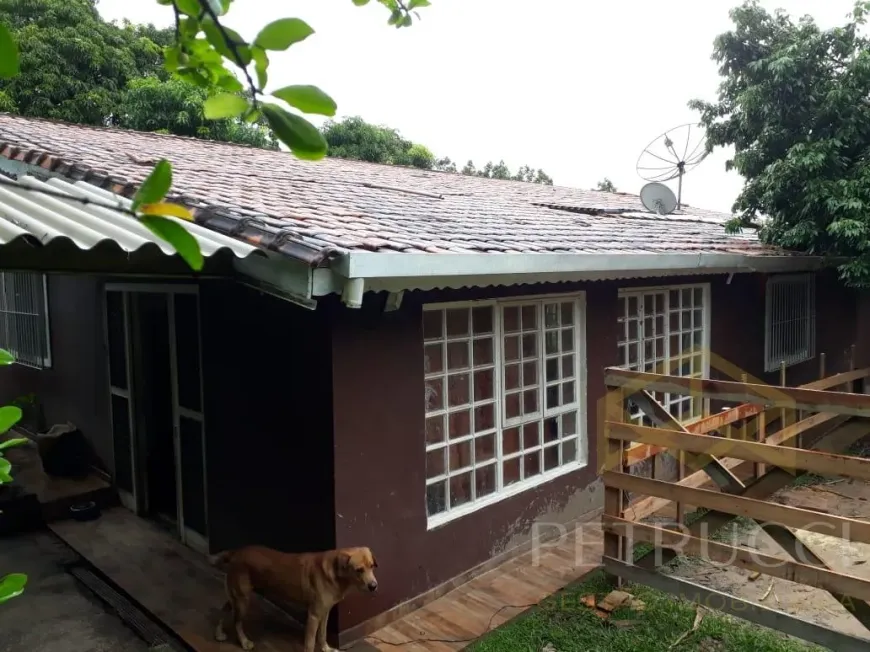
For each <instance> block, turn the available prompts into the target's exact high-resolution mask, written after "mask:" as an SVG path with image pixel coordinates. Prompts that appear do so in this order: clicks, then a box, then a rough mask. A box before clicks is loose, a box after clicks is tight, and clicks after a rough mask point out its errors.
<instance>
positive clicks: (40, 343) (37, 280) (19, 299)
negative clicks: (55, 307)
mask: <svg viewBox="0 0 870 652" xmlns="http://www.w3.org/2000/svg"><path fill="white" fill-rule="evenodd" d="M47 294H48V292H47V290H46V280H45V275H44V274H34V273H30V272H0V348H3V349H6V350H7V351H9V352H10V353H11V354H12V355H14V356H15V360H16V362H17V363H18V364H22V365H26V366H28V367H35V368H37V369H44V368H46V367H50V366H51V345H50V342H49V340H50V337H49V327H48V301H47Z"/></svg>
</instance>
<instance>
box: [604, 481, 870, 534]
mask: <svg viewBox="0 0 870 652" xmlns="http://www.w3.org/2000/svg"><path fill="white" fill-rule="evenodd" d="M603 480H604V485H605V486H606V487H614V488H617V489H621V490H623V491H631V492H634V493H640V494H648V495H651V496H660V497H662V498H667V499H669V500H672V501H676V502H682V503H686V504H688V505H696V506H698V507H706V508H707V509H713V510H716V511H719V512H726V513H728V514H734V515H736V516H745V517H747V518H751V519H754V520H756V521H771V522H773V523H780V524H782V525H786V526H788V527H794V528H797V529H800V530H807V531H809V532H817V533H819V534H825V535H828V536H836V537H840V538H843V539H847V540H849V541H860V542H861V543H870V521H863V520H858V519H854V518H847V517H845V516H836V515H834V514H822V513H819V512H814V511H811V510H808V509H800V508H799V507H790V506H787V505H779V504H776V503H768V502H764V501H762V500H755V499H754V498H744V497H742V496H735V495H733V494H723V493H721V492H719V491H710V490H708V489H694V488H691V487H682V486H680V485H677V484H673V483H671V482H662V481H661V480H651V479H649V478H641V477H638V476H633V475H629V474H628V473H616V472H613V471H607V472H606V473H605V474H604V476H603Z"/></svg>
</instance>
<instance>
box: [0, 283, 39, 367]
mask: <svg viewBox="0 0 870 652" xmlns="http://www.w3.org/2000/svg"><path fill="white" fill-rule="evenodd" d="M13 275H22V276H23V275H30V276H37V277H39V280H38V281H37V282H38V283H41V284H42V301H40V302H39V303H40V304H41V305H40V306H39V307H38V309H39V308H41V314H39V312H37V313H26V312H24V311H23V310H22V309H21V308H20V307H18V306H16V305H12V306H11V307H10V306H9V305H8V304H7V299H8V296H6V295H5V291H6V290H5V285H6V281H7V279H8V278H9V277H11V276H13ZM0 295H2V296H0V321H4V320H5V321H6V328H5V329H4V330H5V332H6V333H7V334H8V333H9V332H10V331H9V325H8V323H9V319H10V317H12V316H14V315H19V314H28V315H29V316H31V317H39V318H41V319H42V320H43V321H44V327H43V328H44V337H45V342H44V345H45V355H44V356H39V355H35V354H26V353H22V352H21V351H20V350H19V347H17V346H16V344H15V343H14V342H4V341H0V348H4V349H6V350H7V351H9V352H10V353H11V354H12V355H13V356H15V362H16V364H20V365H22V366H24V367H32V368H34V369H49V368H51V321H50V319H49V310H48V281H47V277H46V275H45V274H39V273H37V272H11V271H9V272H0ZM2 306H5V309H4V308H3V307H2ZM35 337H37V335H34V338H35Z"/></svg>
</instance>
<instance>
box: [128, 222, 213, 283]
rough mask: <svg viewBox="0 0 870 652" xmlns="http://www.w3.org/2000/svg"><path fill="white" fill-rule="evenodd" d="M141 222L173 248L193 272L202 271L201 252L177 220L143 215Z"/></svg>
mask: <svg viewBox="0 0 870 652" xmlns="http://www.w3.org/2000/svg"><path fill="white" fill-rule="evenodd" d="M141 221H142V224H144V225H145V226H146V227H148V230H149V231H151V233H153V234H154V235H156V236H157V237H158V238H162V239H163V240H166V242H168V243H169V244H171V245H172V246H173V247H175V251H177V252H178V255H179V256H181V257H182V258H183V259H184V261H185V262H186V263H187V264H188V265H190V267H191V268H192V269H193V270H194V271H197V272H198V271H199V270H201V269H202V265H203V258H202V251H200V249H199V243H198V242H197V241H196V238H194V237H193V236H192V235H191V234H190V232H189V231H188V230H187V229H185V228H184V226H182V224H181V223H180V222H179V221H178V220H175V219H173V218H171V217H160V216H159V215H145V216H143V217H142V218H141Z"/></svg>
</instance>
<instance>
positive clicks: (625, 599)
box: [598, 591, 646, 613]
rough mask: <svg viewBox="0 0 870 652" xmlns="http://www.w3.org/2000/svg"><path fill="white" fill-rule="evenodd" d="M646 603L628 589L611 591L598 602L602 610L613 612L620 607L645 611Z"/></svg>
mask: <svg viewBox="0 0 870 652" xmlns="http://www.w3.org/2000/svg"><path fill="white" fill-rule="evenodd" d="M645 606H646V605H645V604H644V603H643V600H639V599H638V598H636V597H634V596H633V595H632V594H631V593H628V592H626V591H611V592H610V593H609V594H607V595H606V596H605V597H604V599H603V600H602V601H601V602H599V603H598V608H599V609H600V610H601V611H604V612H607V613H612V612H614V611H616V610H617V609H619V608H620V607H627V608H629V609H631V610H633V611H643V610H644V607H645Z"/></svg>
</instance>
